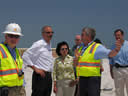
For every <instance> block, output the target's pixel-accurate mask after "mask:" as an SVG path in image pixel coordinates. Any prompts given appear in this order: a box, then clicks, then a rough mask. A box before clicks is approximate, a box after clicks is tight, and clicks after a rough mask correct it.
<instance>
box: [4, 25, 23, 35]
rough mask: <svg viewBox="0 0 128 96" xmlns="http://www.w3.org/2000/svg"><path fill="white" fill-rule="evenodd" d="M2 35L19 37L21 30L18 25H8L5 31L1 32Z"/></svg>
mask: <svg viewBox="0 0 128 96" xmlns="http://www.w3.org/2000/svg"><path fill="white" fill-rule="evenodd" d="M3 33H4V34H13V35H20V36H23V35H22V34H21V28H20V26H19V25H18V24H16V23H10V24H8V25H7V26H6V28H5V31H4V32H3Z"/></svg>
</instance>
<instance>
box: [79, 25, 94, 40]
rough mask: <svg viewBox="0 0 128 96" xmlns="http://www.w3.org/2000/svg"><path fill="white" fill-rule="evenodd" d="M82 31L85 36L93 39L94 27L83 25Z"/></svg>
mask: <svg viewBox="0 0 128 96" xmlns="http://www.w3.org/2000/svg"><path fill="white" fill-rule="evenodd" d="M82 32H85V33H86V35H87V36H91V39H92V40H94V38H95V36H96V30H95V29H94V28H91V27H84V28H83V29H82Z"/></svg>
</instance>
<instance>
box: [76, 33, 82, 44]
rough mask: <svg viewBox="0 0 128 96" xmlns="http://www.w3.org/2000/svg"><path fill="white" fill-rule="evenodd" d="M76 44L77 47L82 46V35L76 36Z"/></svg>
mask: <svg viewBox="0 0 128 96" xmlns="http://www.w3.org/2000/svg"><path fill="white" fill-rule="evenodd" d="M75 43H76V45H80V44H81V36H80V35H77V36H76V38H75Z"/></svg>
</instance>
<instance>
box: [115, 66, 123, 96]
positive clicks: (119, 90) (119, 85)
mask: <svg viewBox="0 0 128 96" xmlns="http://www.w3.org/2000/svg"><path fill="white" fill-rule="evenodd" d="M113 75H114V83H115V88H116V95H117V96H124V82H125V80H124V78H123V75H124V73H122V71H121V68H113Z"/></svg>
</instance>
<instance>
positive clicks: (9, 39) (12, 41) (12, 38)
mask: <svg viewBox="0 0 128 96" xmlns="http://www.w3.org/2000/svg"><path fill="white" fill-rule="evenodd" d="M5 40H6V43H7V44H8V45H9V46H10V47H11V48H14V47H16V45H17V44H18V42H19V40H20V36H19V35H12V34H6V35H5Z"/></svg>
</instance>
